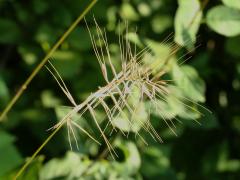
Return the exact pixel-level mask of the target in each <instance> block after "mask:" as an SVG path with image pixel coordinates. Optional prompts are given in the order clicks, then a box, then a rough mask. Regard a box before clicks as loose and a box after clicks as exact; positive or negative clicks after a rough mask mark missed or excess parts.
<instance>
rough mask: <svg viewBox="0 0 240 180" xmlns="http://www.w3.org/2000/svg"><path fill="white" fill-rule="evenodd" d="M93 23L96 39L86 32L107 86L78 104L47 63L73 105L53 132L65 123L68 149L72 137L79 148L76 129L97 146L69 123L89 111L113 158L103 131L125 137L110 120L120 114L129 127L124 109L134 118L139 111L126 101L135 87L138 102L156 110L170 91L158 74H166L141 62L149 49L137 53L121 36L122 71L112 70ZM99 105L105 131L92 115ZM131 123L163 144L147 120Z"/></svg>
mask: <svg viewBox="0 0 240 180" xmlns="http://www.w3.org/2000/svg"><path fill="white" fill-rule="evenodd" d="M94 21H95V20H94ZM95 24H96V32H97V35H96V37H95V36H94V35H92V34H91V32H90V30H89V27H88V25H87V29H88V30H89V34H90V38H91V42H92V46H93V49H94V52H95V55H96V57H97V60H98V62H99V65H100V67H101V71H102V75H103V77H104V79H105V81H106V85H105V86H104V87H99V89H98V90H97V91H96V92H94V93H92V94H91V95H90V96H89V97H88V98H87V99H86V100H85V101H84V102H82V103H80V104H77V103H76V102H75V100H74V98H73V97H72V95H71V93H70V92H69V90H68V88H67V86H66V85H65V83H64V81H63V79H62V78H61V76H60V74H59V73H58V72H57V70H56V69H55V68H54V66H53V65H52V64H51V63H50V62H49V64H50V67H47V69H48V70H49V71H50V73H51V74H52V75H53V77H54V78H55V80H56V81H57V83H58V85H59V86H60V88H61V89H62V91H63V92H64V94H65V95H66V96H67V98H68V99H69V100H70V102H71V103H72V105H73V108H72V110H71V111H70V112H69V113H68V114H66V115H65V117H64V118H63V119H61V121H60V122H59V123H57V124H56V125H55V126H54V127H52V129H55V128H58V127H59V126H61V125H63V124H66V126H67V132H68V138H69V144H70V147H71V148H72V144H71V137H73V138H74V140H75V142H76V146H77V148H78V143H77V137H76V133H75V130H76V129H78V130H80V131H81V132H83V133H85V134H86V135H87V136H89V137H90V138H91V139H92V140H94V141H95V142H96V143H98V144H100V143H99V142H98V141H97V140H96V139H95V138H94V137H93V136H92V135H91V134H90V133H89V132H87V130H86V129H84V128H82V127H81V126H80V124H79V123H78V122H77V121H74V120H72V117H73V115H75V114H76V113H78V114H80V116H82V115H84V113H86V112H88V113H89V114H90V115H91V117H92V119H93V120H94V123H95V124H96V127H97V128H98V129H99V131H100V133H101V137H102V138H103V139H104V141H105V143H106V145H107V147H108V149H109V152H110V153H111V155H112V156H113V157H114V154H115V155H116V156H117V154H116V152H115V151H114V148H113V147H112V145H111V143H110V142H109V140H108V138H107V136H106V135H105V133H106V128H107V127H110V128H112V130H113V131H120V132H121V133H122V134H123V135H124V136H126V134H127V132H124V131H123V130H121V129H118V128H117V127H116V126H115V124H114V123H113V121H114V118H116V117H118V116H120V115H121V116H123V117H124V118H125V119H126V120H127V121H128V124H129V125H130V126H131V125H132V123H133V122H132V121H133V119H132V118H131V117H129V116H128V115H127V114H126V111H125V110H127V112H128V113H130V114H131V115H134V113H136V109H137V108H138V106H137V105H135V106H133V105H132V104H130V103H129V102H128V99H129V98H130V97H132V96H133V94H134V93H135V92H134V91H135V90H136V88H137V89H138V91H139V92H140V96H139V99H138V101H139V103H140V102H144V101H151V102H152V104H153V105H154V106H155V108H157V109H159V104H158V103H157V100H158V99H161V100H163V101H166V98H165V97H167V96H168V94H169V93H170V91H169V89H168V83H167V81H165V80H161V75H163V74H164V73H165V72H164V71H162V72H159V73H158V78H156V77H155V76H154V74H153V73H152V72H153V69H152V68H149V66H146V65H145V64H144V63H143V62H142V61H141V59H142V57H143V55H144V54H145V53H146V52H148V51H149V48H145V49H143V50H141V51H140V52H138V53H137V52H136V45H135V47H134V48H132V47H131V45H130V42H129V40H128V38H123V36H121V35H119V49H120V52H121V56H120V57H121V71H120V72H118V71H117V70H116V68H115V67H114V65H113V62H112V59H111V54H110V52H109V47H108V41H107V36H106V32H105V31H104V30H101V29H100V27H99V26H98V24H97V22H96V21H95ZM127 33H128V28H127V25H126V36H127ZM97 40H102V42H103V47H102V46H100V47H97V43H96V42H97ZM50 68H51V69H50ZM110 74H111V76H113V78H112V79H110V78H109V76H110ZM159 74H160V75H159ZM100 106H101V108H102V109H104V111H105V114H106V117H107V120H108V122H107V125H106V127H105V128H102V127H101V126H100V124H99V123H98V119H97V116H96V112H95V109H96V108H98V107H100ZM124 109H125V110H124ZM160 114H161V113H160ZM162 119H163V120H164V122H165V123H166V124H167V126H168V127H169V128H170V129H171V131H172V132H173V133H174V134H176V133H175V131H174V128H175V125H174V123H173V121H172V120H170V119H166V118H165V117H164V116H162ZM134 120H135V121H139V122H138V124H139V125H140V126H141V128H142V129H143V130H145V131H146V132H148V133H149V134H150V135H151V136H152V137H153V138H154V139H155V140H158V141H159V142H162V138H161V137H160V136H159V134H158V132H157V130H155V129H154V127H153V126H152V125H151V123H150V120H147V121H144V122H143V121H141V120H140V119H138V118H136V119H134ZM136 135H137V136H139V137H140V138H141V139H142V140H143V142H144V143H146V144H147V142H146V141H145V140H144V138H143V137H142V136H141V135H140V134H139V133H138V132H136Z"/></svg>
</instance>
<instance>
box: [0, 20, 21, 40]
mask: <svg viewBox="0 0 240 180" xmlns="http://www.w3.org/2000/svg"><path fill="white" fill-rule="evenodd" d="M0 34H1V36H0V43H6V44H14V43H17V42H18V41H19V40H20V38H21V32H20V29H19V27H18V25H17V24H16V23H15V22H14V21H12V20H10V19H4V18H0Z"/></svg>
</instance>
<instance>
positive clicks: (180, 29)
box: [174, 0, 202, 50]
mask: <svg viewBox="0 0 240 180" xmlns="http://www.w3.org/2000/svg"><path fill="white" fill-rule="evenodd" d="M178 4H179V7H178V9H177V12H176V16H175V20H174V27H175V37H174V40H175V42H176V43H178V44H180V45H182V46H184V47H186V48H188V49H189V50H192V49H193V48H194V43H195V42H196V34H197V32H198V29H199V26H200V22H201V19H202V11H201V5H200V2H199V0H190V1H182V0H178Z"/></svg>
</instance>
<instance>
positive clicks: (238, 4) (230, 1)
mask: <svg viewBox="0 0 240 180" xmlns="http://www.w3.org/2000/svg"><path fill="white" fill-rule="evenodd" d="M222 2H223V3H224V4H225V5H226V6H229V7H231V8H237V9H240V1H238V0H222Z"/></svg>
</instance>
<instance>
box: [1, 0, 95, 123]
mask: <svg viewBox="0 0 240 180" xmlns="http://www.w3.org/2000/svg"><path fill="white" fill-rule="evenodd" d="M96 2H97V0H92V2H91V3H90V4H89V5H88V6H87V8H86V9H85V10H84V11H83V12H82V13H81V14H80V15H79V16H78V18H77V19H76V20H75V21H74V22H73V23H72V24H71V26H70V27H69V28H68V29H67V31H65V33H64V34H63V35H62V36H61V37H60V39H59V40H58V41H57V42H56V43H55V44H54V46H53V47H52V49H51V50H50V51H49V52H48V53H47V55H46V56H45V57H44V58H43V59H42V61H41V62H40V63H39V64H38V66H37V67H36V68H35V69H34V70H33V72H32V73H31V74H30V76H29V77H28V78H27V80H26V81H25V82H24V83H23V84H22V86H21V87H20V89H19V90H18V91H17V93H16V94H15V95H14V97H13V98H12V99H11V101H10V102H9V103H8V105H7V106H6V108H5V109H4V110H3V112H2V113H1V115H0V122H1V121H3V119H4V118H5V117H6V115H7V114H8V112H9V111H10V110H11V109H12V107H13V106H14V104H15V103H16V102H17V100H18V99H19V98H20V97H21V95H22V94H23V92H24V91H25V90H26V89H27V87H28V85H29V84H30V83H31V81H32V80H33V78H34V77H35V76H36V75H37V74H38V72H39V71H40V70H41V69H42V67H43V66H44V65H45V64H46V62H47V61H48V60H49V58H51V56H52V54H53V53H54V52H55V51H56V50H57V49H58V47H59V46H60V45H61V44H62V43H63V42H64V40H65V39H66V38H67V37H68V35H69V34H70V33H71V32H72V31H73V30H74V29H75V28H76V26H77V25H78V24H79V22H80V21H81V20H82V19H83V18H84V16H85V15H86V14H87V13H88V12H89V11H90V9H91V8H92V7H93V6H94V5H95V4H96Z"/></svg>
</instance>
